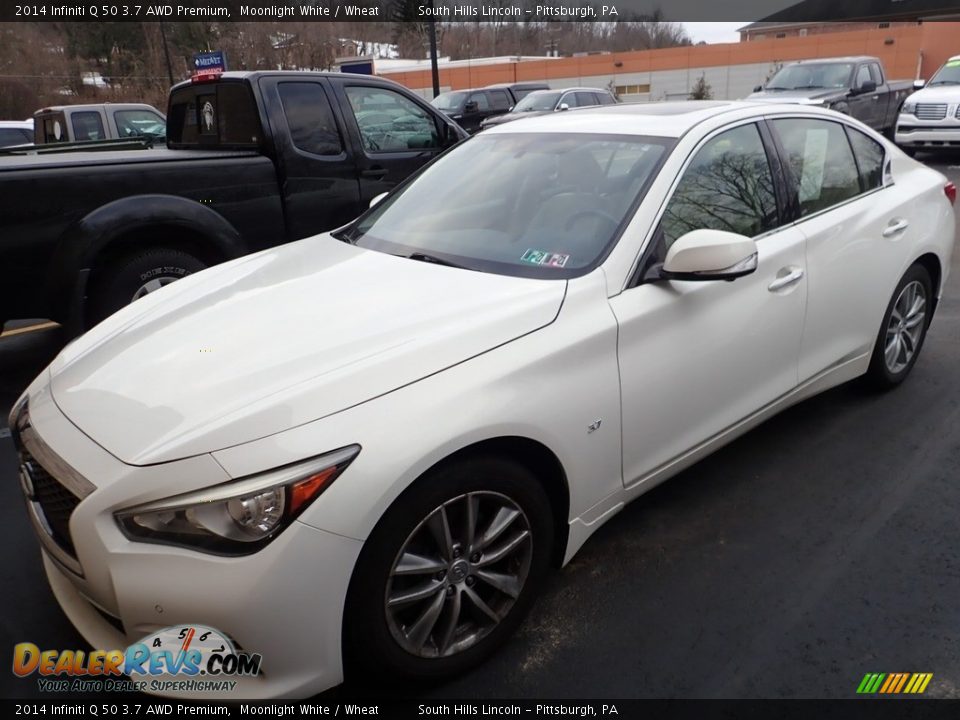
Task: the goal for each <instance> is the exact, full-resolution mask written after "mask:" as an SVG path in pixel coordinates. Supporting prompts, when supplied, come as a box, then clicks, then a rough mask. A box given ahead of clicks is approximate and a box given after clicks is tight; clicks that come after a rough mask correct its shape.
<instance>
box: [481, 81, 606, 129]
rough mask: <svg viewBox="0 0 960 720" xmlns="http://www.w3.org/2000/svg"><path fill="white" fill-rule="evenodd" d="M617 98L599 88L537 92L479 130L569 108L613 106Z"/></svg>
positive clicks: (482, 124) (487, 121)
mask: <svg viewBox="0 0 960 720" xmlns="http://www.w3.org/2000/svg"><path fill="white" fill-rule="evenodd" d="M616 103H617V98H616V97H615V96H614V95H613V94H611V93H610V91H609V90H601V89H600V88H567V89H565V90H537V91H536V92H532V93H530V94H529V95H527V96H526V97H525V98H524V99H523V100H521V101H520V102H518V103H517V104H516V105H515V106H514V108H513V110H511V111H510V112H508V113H507V114H506V115H498V116H496V117H492V118H487V119H486V120H484V121H483V122H481V123H480V128H481V129H484V128H488V127H493V126H494V125H502V124H503V123H507V122H512V121H513V120H520V119H521V118H526V117H536V116H537V115H544V114H546V113H552V112H561V111H563V110H570V109H571V108H581V107H593V106H595V105H615V104H616Z"/></svg>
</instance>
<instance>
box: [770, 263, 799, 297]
mask: <svg viewBox="0 0 960 720" xmlns="http://www.w3.org/2000/svg"><path fill="white" fill-rule="evenodd" d="M786 269H787V268H784V269H783V270H786ZM783 270H781V271H780V272H783ZM802 278H803V270H802V269H800V268H794V269H793V270H791V271H790V272H789V273H787V274H786V275H783V276H782V277H778V278H777V279H776V280H774V281H773V282H772V283H770V284H769V285H767V290H769V291H770V292H777V290H783V289H784V288H788V287H790V286H791V285H793V284H794V283H797V282H800V280H801V279H802Z"/></svg>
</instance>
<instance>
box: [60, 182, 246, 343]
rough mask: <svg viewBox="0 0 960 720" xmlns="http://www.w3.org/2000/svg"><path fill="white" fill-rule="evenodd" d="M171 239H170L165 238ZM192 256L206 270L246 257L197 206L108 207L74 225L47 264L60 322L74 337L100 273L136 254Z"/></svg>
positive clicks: (233, 232)
mask: <svg viewBox="0 0 960 720" xmlns="http://www.w3.org/2000/svg"><path fill="white" fill-rule="evenodd" d="M167 235H170V236H172V239H171V238H168V237H166V236H167ZM160 237H163V241H162V247H169V248H171V249H174V250H182V251H185V252H190V253H191V254H194V255H196V256H197V257H198V259H200V260H203V261H204V262H205V263H207V264H215V263H217V262H222V261H224V260H228V259H230V258H233V257H239V256H240V255H242V254H244V252H245V248H244V244H243V241H242V238H241V235H240V233H239V231H237V229H236V228H234V227H233V226H232V225H231V224H230V223H229V222H228V221H227V220H226V219H225V218H224V217H223V216H221V215H220V214H219V213H217V212H216V211H214V210H213V209H211V208H209V207H205V206H203V205H201V204H200V203H198V202H196V201H194V200H190V199H188V198H183V197H179V196H175V195H137V196H131V197H125V198H121V199H119V200H114V201H113V202H110V203H107V204H106V205H103V206H101V207H99V208H97V209H96V210H94V211H92V212H90V213H89V214H87V215H86V216H85V217H83V218H82V219H80V220H78V221H77V222H75V223H73V224H72V225H71V226H70V227H69V228H67V230H66V231H65V232H64V234H63V235H62V236H61V238H60V242H59V243H58V245H57V248H56V250H55V251H54V255H53V258H52V260H51V263H50V267H51V273H50V289H51V292H50V296H51V298H52V300H53V303H52V307H53V308H54V311H55V314H56V316H57V318H58V319H60V320H61V321H62V322H64V323H65V324H66V325H67V326H68V329H72V330H73V331H74V333H73V334H77V333H78V332H80V331H81V330H82V328H83V324H84V320H85V313H86V303H87V298H88V295H89V293H90V289H91V287H92V284H93V283H94V282H95V281H96V280H95V276H96V273H97V271H98V270H102V269H103V268H104V267H106V266H107V265H108V264H109V263H110V262H115V261H116V260H117V259H118V258H119V257H122V256H124V255H128V254H131V253H132V252H133V251H134V250H135V249H143V248H145V247H157V246H160V242H159V238H160Z"/></svg>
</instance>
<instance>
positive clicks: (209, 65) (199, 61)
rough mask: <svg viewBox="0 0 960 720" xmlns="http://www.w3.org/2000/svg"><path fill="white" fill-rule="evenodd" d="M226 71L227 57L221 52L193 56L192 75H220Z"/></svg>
mask: <svg viewBox="0 0 960 720" xmlns="http://www.w3.org/2000/svg"><path fill="white" fill-rule="evenodd" d="M226 71H227V55H226V53H225V52H223V50H215V51H214V52H205V53H197V54H196V55H194V56H193V72H194V74H207V73H222V72H226Z"/></svg>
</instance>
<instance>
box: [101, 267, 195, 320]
mask: <svg viewBox="0 0 960 720" xmlns="http://www.w3.org/2000/svg"><path fill="white" fill-rule="evenodd" d="M206 267H207V265H206V263H204V262H203V261H202V260H199V259H197V258H196V257H194V256H193V255H190V254H189V253H185V252H183V251H182V250H171V249H169V248H155V249H152V250H144V251H142V252H139V253H136V254H134V255H128V256H127V257H125V258H123V259H121V260H119V261H118V262H116V263H114V264H112V265H108V266H107V267H106V268H105V269H104V270H102V271H101V272H100V276H101V277H100V279H99V280H98V281H97V284H96V287H95V289H94V296H93V305H92V312H91V318H90V319H91V321H92V322H91V323H90V326H92V325H94V324H96V323H98V322H100V321H101V320H103V319H104V318H106V317H108V316H109V315H112V314H113V313H115V312H116V311H117V310H119V309H120V308H122V307H124V306H125V305H129V304H130V303H132V302H133V301H134V300H139V299H140V298H142V297H143V296H145V295H148V294H150V293H152V292H154V291H155V290H159V289H160V288H162V287H163V286H165V285H169V284H170V283H172V282H174V281H176V280H179V279H180V278H182V277H186V276H187V275H190V274H191V273H195V272H199V271H200V270H203V269H204V268H206Z"/></svg>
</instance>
